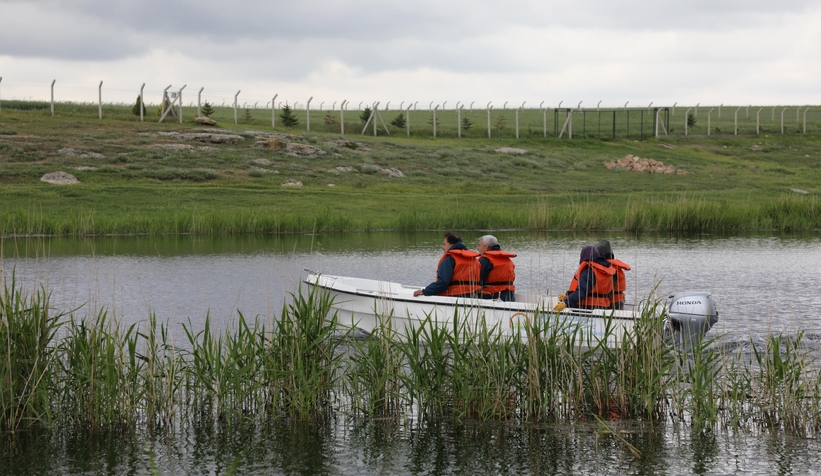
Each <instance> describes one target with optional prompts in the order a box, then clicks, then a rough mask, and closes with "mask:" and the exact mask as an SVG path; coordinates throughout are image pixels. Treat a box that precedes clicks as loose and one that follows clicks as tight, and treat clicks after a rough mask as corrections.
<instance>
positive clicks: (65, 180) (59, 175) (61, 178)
mask: <svg viewBox="0 0 821 476" xmlns="http://www.w3.org/2000/svg"><path fill="white" fill-rule="evenodd" d="M40 180H42V181H43V182H47V183H53V184H56V185H71V184H75V183H80V181H79V180H77V177H75V176H73V175H71V174H70V173H67V172H63V171H59V172H49V173H47V174H45V175H43V176H42V177H40Z"/></svg>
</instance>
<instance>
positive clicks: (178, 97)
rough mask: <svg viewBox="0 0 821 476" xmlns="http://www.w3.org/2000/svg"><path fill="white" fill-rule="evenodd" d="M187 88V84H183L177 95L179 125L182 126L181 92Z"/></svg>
mask: <svg viewBox="0 0 821 476" xmlns="http://www.w3.org/2000/svg"><path fill="white" fill-rule="evenodd" d="M186 86H188V85H187V84H183V85H182V87H181V88H180V90H179V92H178V93H177V100H178V101H179V102H180V124H182V90H183V89H185V87H186Z"/></svg>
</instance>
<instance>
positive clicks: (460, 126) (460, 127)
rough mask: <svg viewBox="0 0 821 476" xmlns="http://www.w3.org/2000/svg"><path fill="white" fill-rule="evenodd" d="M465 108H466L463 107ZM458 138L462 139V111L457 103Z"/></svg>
mask: <svg viewBox="0 0 821 476" xmlns="http://www.w3.org/2000/svg"><path fill="white" fill-rule="evenodd" d="M462 107H465V106H462ZM456 137H458V138H459V139H461V138H462V110H461V109H459V103H458V102H457V103H456Z"/></svg>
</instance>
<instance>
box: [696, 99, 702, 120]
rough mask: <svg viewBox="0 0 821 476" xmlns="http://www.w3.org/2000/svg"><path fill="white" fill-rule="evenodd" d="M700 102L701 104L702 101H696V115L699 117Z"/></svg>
mask: <svg viewBox="0 0 821 476" xmlns="http://www.w3.org/2000/svg"><path fill="white" fill-rule="evenodd" d="M699 104H701V103H700V102H697V103H696V115H695V117H698V105H699Z"/></svg>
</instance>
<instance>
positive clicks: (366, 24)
mask: <svg viewBox="0 0 821 476" xmlns="http://www.w3.org/2000/svg"><path fill="white" fill-rule="evenodd" d="M0 19H2V20H1V21H0V25H2V26H0V76H2V77H3V79H2V82H0V99H3V100H6V99H12V98H16V99H23V98H26V99H28V98H32V99H40V100H47V99H48V97H49V85H50V84H51V81H52V80H53V79H56V80H57V83H56V85H55V96H56V99H57V100H58V101H59V100H79V101H96V99H97V86H98V84H99V82H100V81H104V84H103V100H104V101H108V102H119V101H127V102H133V101H134V98H135V97H136V95H137V94H138V93H139V88H140V85H141V84H142V83H146V89H145V90H146V95H147V100H150V101H151V102H158V101H159V99H160V96H161V91H162V90H163V88H165V86H168V85H173V87H172V89H179V88H180V87H182V86H183V84H187V88H186V89H185V92H184V101H185V103H186V104H187V103H188V102H189V101H196V95H197V91H198V90H199V89H200V88H202V87H204V88H205V89H204V91H203V98H204V99H208V100H210V101H211V102H215V103H217V104H221V103H222V102H223V101H224V102H225V103H226V104H229V103H231V102H232V101H233V96H234V94H235V93H236V92H237V91H238V90H241V91H242V92H241V93H240V96H239V103H240V104H243V103H248V104H249V105H253V104H254V103H255V102H257V103H259V106H260V107H264V105H265V104H266V102H267V101H270V99H271V97H272V96H273V95H274V94H278V95H279V96H278V98H277V102H279V101H280V100H287V101H288V102H289V103H291V104H293V102H294V101H298V102H299V103H300V104H301V105H304V104H305V101H306V100H307V99H308V98H309V97H310V96H313V98H314V99H313V102H312V108H315V107H319V106H320V103H321V102H324V103H325V104H324V108H326V109H327V108H328V106H329V105H331V104H332V103H333V102H334V101H336V102H337V103H338V102H339V101H341V100H342V99H348V100H349V101H351V103H352V104H353V106H352V108H353V107H356V106H357V105H358V103H359V102H360V101H365V102H371V101H381V102H382V104H383V105H384V104H385V103H386V102H387V101H390V102H391V108H395V107H398V106H399V104H400V102H402V101H404V102H405V103H407V102H408V101H419V107H420V108H421V107H422V106H423V105H424V107H425V108H427V107H428V105H429V103H430V102H431V101H433V103H434V105H435V104H442V103H444V102H445V101H447V106H446V107H447V108H452V107H453V106H455V105H456V103H457V101H461V102H462V103H466V104H469V103H471V102H473V101H475V103H476V104H475V106H474V107H479V106H478V105H481V107H485V105H486V104H487V103H488V102H491V101H492V103H493V104H494V106H495V107H501V106H502V104H503V103H504V102H505V101H507V102H509V104H508V107H511V106H512V105H521V103H522V102H523V101H527V103H526V106H529V107H536V106H538V105H539V103H541V102H542V101H544V103H545V105H546V106H547V105H549V106H551V107H555V106H556V105H557V104H558V103H559V101H563V102H564V104H565V105H568V104H572V105H574V106H575V105H576V104H578V102H579V101H583V104H582V107H584V106H589V107H595V105H596V103H598V101H600V100H601V101H602V106H607V107H613V106H623V105H624V103H625V102H626V101H630V105H636V106H638V105H647V104H649V103H650V102H651V101H653V102H654V103H655V104H656V105H672V104H673V103H674V102H677V103H678V104H679V105H694V104H696V103H701V104H721V103H723V104H728V105H729V104H738V105H746V104H750V103H752V104H762V105H766V104H819V103H821V1H819V0H814V1H810V0H779V1H774V0H689V1H684V0H653V1H645V0H572V1H570V0H561V1H559V0H541V1H523V0H438V1H437V0H411V1H404V2H397V1H393V0H379V1H376V0H345V1H331V0H324V1H322V0H275V1H270V0H269V1H262V0H234V1H219V2H218V1H215V0H196V1H195V0H162V1H160V0H141V1H119V0H73V1H50V0H27V1H14V0H12V1H9V0H0ZM152 98H153V99H152Z"/></svg>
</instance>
